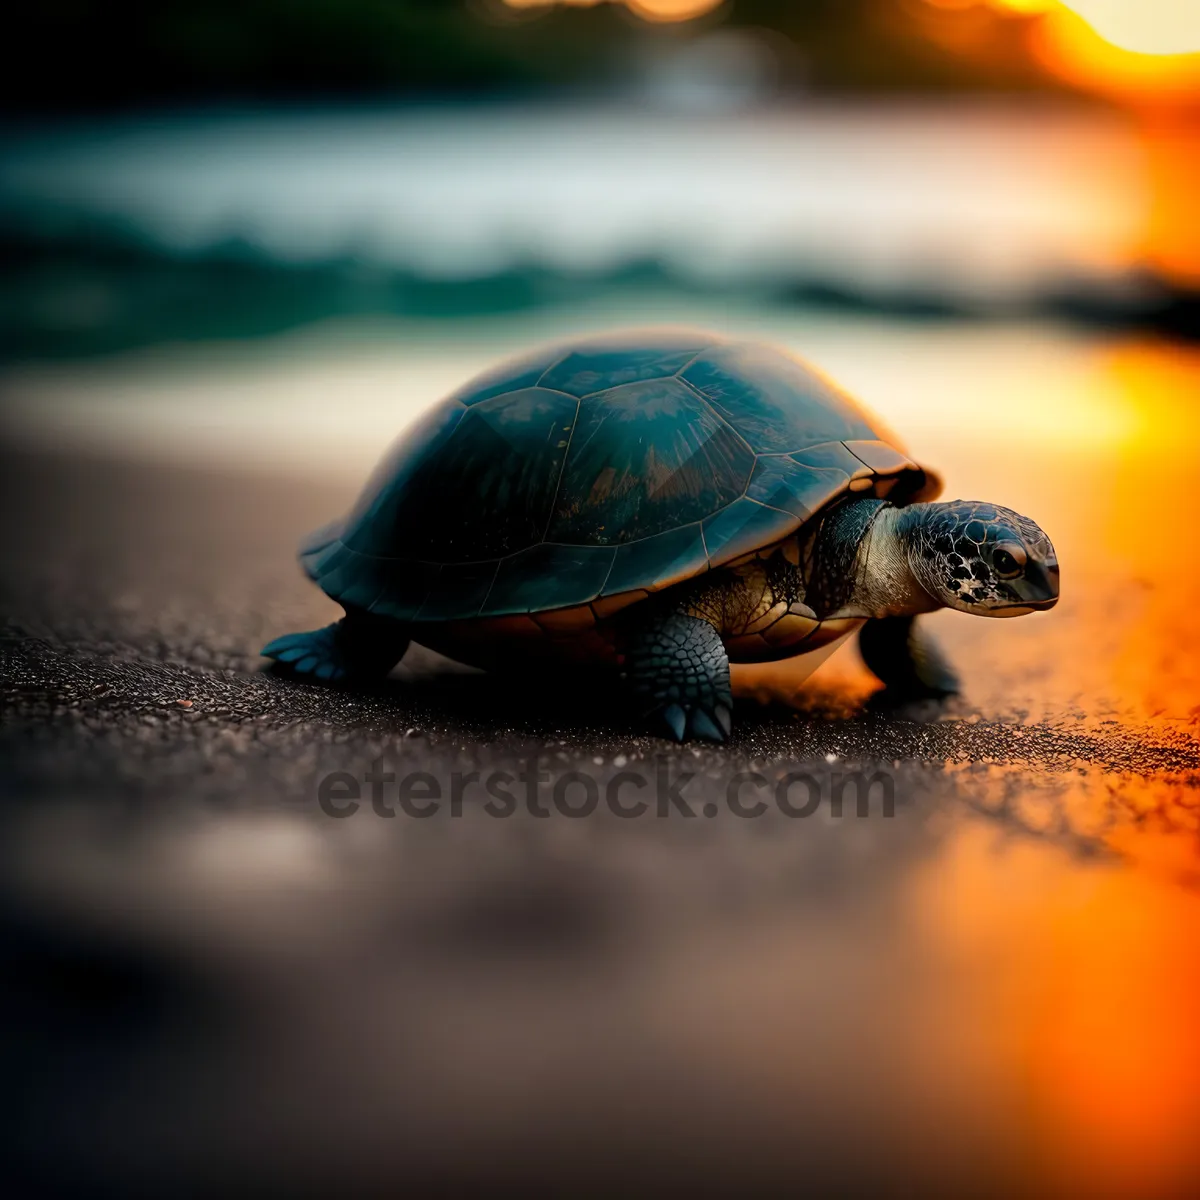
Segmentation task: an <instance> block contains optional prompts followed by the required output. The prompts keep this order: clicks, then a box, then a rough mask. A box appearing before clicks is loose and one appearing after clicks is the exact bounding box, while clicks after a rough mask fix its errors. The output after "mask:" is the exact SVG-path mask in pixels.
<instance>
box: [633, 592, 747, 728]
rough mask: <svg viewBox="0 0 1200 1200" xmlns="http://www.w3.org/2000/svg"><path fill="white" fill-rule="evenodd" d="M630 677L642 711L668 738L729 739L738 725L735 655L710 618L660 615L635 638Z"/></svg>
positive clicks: (636, 631) (681, 614)
mask: <svg viewBox="0 0 1200 1200" xmlns="http://www.w3.org/2000/svg"><path fill="white" fill-rule="evenodd" d="M625 668H626V669H625V677H626V679H627V681H628V682H629V684H630V686H631V687H632V689H633V693H634V695H635V697H636V698H637V699H638V701H639V703H640V705H641V707H642V709H643V711H644V712H646V713H647V714H648V715H649V716H650V718H651V720H652V722H653V724H654V725H655V726H657V727H658V728H659V729H661V730H663V732H664V734H665V736H667V737H670V738H672V739H673V740H674V741H677V742H682V741H684V740H685V739H686V738H689V737H694V738H704V739H706V740H707V741H710V742H723V741H724V740H725V739H726V738H727V737H728V736H729V730H730V728H731V727H732V714H733V698H732V695H731V693H730V688H729V659H728V658H727V657H726V656H725V647H724V646H723V645H722V644H721V638H720V635H719V634H718V633H717V631H716V630H715V629H714V628H713V626H712V625H710V624H709V623H708V622H707V621H702V620H700V619H699V618H697V617H692V616H689V615H687V614H685V613H665V614H659V615H657V616H656V617H654V618H653V619H651V620H650V621H648V622H646V623H644V624H642V625H640V626H639V627H638V628H636V629H634V630H633V631H632V633H631V636H630V638H629V643H628V647H627V653H626V662H625Z"/></svg>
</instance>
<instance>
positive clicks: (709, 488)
mask: <svg viewBox="0 0 1200 1200" xmlns="http://www.w3.org/2000/svg"><path fill="white" fill-rule="evenodd" d="M753 467H754V455H753V454H752V453H751V452H750V450H749V448H748V447H747V446H746V445H745V443H744V442H743V441H742V440H741V439H740V438H739V437H738V436H737V434H736V433H734V431H733V430H732V429H730V428H729V427H728V426H727V425H726V424H725V423H724V422H722V421H721V420H720V419H719V418H718V417H717V416H716V415H715V414H714V413H713V412H712V410H711V409H710V408H708V407H707V406H706V405H705V404H704V403H703V401H701V400H700V399H699V398H698V397H696V396H695V395H694V394H693V393H691V392H690V391H689V390H688V389H687V388H686V387H684V386H683V385H682V384H681V383H679V382H678V381H677V380H674V379H654V380H649V381H645V382H641V383H631V384H624V385H622V386H621V387H616V388H611V389H609V390H608V391H606V392H601V393H600V394H599V395H597V396H589V397H588V398H587V399H586V400H582V401H580V411H579V418H578V420H577V422H576V426H575V433H574V436H573V438H572V440H571V448H570V451H569V453H568V455H567V463H566V467H565V468H564V470H563V475H562V483H561V485H560V487H559V495H558V502H557V506H556V509H555V512H554V516H553V519H552V521H551V523H550V527H549V530H548V532H547V537H548V539H549V540H551V541H556V542H571V543H582V544H602V545H607V544H611V543H619V542H632V541H636V540H638V539H639V538H644V537H652V536H653V535H654V534H657V533H664V532H666V531H667V530H671V529H675V528H677V527H678V526H680V525H684V524H689V523H691V522H693V521H695V520H696V519H697V518H698V517H702V516H705V515H707V514H708V513H711V512H713V511H714V510H716V509H718V508H721V507H722V506H723V505H725V504H728V503H729V502H730V501H731V500H733V499H735V498H736V497H737V496H740V495H741V494H742V492H743V491H744V489H745V486H746V483H747V481H748V480H749V478H750V472H751V470H752V469H753Z"/></svg>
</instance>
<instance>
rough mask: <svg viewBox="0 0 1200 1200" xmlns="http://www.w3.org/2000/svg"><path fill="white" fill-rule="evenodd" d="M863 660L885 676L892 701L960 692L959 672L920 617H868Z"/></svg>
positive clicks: (860, 646)
mask: <svg viewBox="0 0 1200 1200" xmlns="http://www.w3.org/2000/svg"><path fill="white" fill-rule="evenodd" d="M858 649H859V652H860V653H861V654H862V657H863V662H865V663H866V664H867V666H868V667H869V668H870V669H871V670H872V671H873V672H874V673H875V674H876V675H878V676H879V678H880V679H882V680H883V682H884V684H885V685H886V688H887V690H886V692H885V693H884V695H885V696H886V697H887V700H888V701H889V702H890V703H894V704H904V703H906V702H908V701H911V700H942V699H945V698H946V697H948V696H954V695H957V694H958V692H959V691H960V690H961V689H960V684H959V681H958V674H957V673H956V672H955V670H954V668H953V667H952V666H951V665H950V662H949V660H948V659H947V658H946V656H945V654H943V653H942V650H941V648H940V647H939V646H938V644H937V642H936V640H935V639H934V638H933V637H932V635H931V634H930V633H929V631H928V630H927V629H926V628H925V627H924V625H923V624H921V623H919V622H918V619H917V618H916V617H912V616H905V617H881V618H878V619H876V620H872V621H868V622H867V623H866V624H865V625H864V626H863V627H862V631H861V632H860V633H859V635H858Z"/></svg>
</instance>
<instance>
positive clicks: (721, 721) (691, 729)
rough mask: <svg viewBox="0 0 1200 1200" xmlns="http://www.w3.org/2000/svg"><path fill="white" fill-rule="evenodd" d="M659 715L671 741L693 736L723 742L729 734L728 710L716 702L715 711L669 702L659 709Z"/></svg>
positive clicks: (680, 740) (679, 740)
mask: <svg viewBox="0 0 1200 1200" xmlns="http://www.w3.org/2000/svg"><path fill="white" fill-rule="evenodd" d="M659 717H660V718H661V720H662V723H663V724H664V725H666V727H667V736H668V737H670V738H671V739H672V741H676V742H682V741H684V740H686V739H687V738H689V737H694V738H703V739H704V740H705V741H709V742H723V741H724V740H725V739H726V738H727V737H728V736H729V729H730V719H729V710H728V708H726V707H725V705H723V704H718V705H717V707H716V710H715V711H713V710H709V709H707V708H693V707H691V706H690V705H689V706H688V707H686V708H685V707H684V706H683V705H681V704H669V705H667V707H666V708H663V709H660V710H659Z"/></svg>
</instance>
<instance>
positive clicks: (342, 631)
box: [261, 613, 408, 683]
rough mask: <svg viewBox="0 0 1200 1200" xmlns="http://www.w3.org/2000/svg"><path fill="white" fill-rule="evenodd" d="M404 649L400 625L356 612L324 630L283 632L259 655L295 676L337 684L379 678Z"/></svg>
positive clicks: (404, 637) (404, 643)
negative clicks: (283, 667) (278, 664)
mask: <svg viewBox="0 0 1200 1200" xmlns="http://www.w3.org/2000/svg"><path fill="white" fill-rule="evenodd" d="M407 648H408V637H407V635H406V634H405V632H404V630H403V627H402V626H399V625H397V624H396V623H395V622H391V621H388V622H382V621H381V620H380V619H379V618H369V617H367V616H365V615H364V614H358V613H355V614H354V615H353V616H347V617H346V618H345V619H344V620H341V621H337V622H335V623H334V624H332V625H326V626H325V627H324V628H323V629H313V630H311V631H310V632H308V633H286V634H284V635H283V637H277V638H276V639H275V640H274V641H272V642H268V643H267V644H266V645H265V646H264V647H263V648H262V650H261V653H262V654H263V656H264V657H266V658H273V659H275V660H276V662H279V663H281V664H283V665H284V666H285V667H287V668H288V670H290V671H291V672H292V673H294V674H296V675H306V676H312V678H314V679H320V680H322V681H324V682H326V683H340V682H343V681H345V680H350V679H354V680H370V679H382V678H383V677H384V676H385V675H386V674H387V673H388V672H389V671H390V670H391V669H392V667H394V666H395V665H396V663H397V662H399V661H400V659H401V658H402V657H403V656H404V651H405V650H406V649H407Z"/></svg>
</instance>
